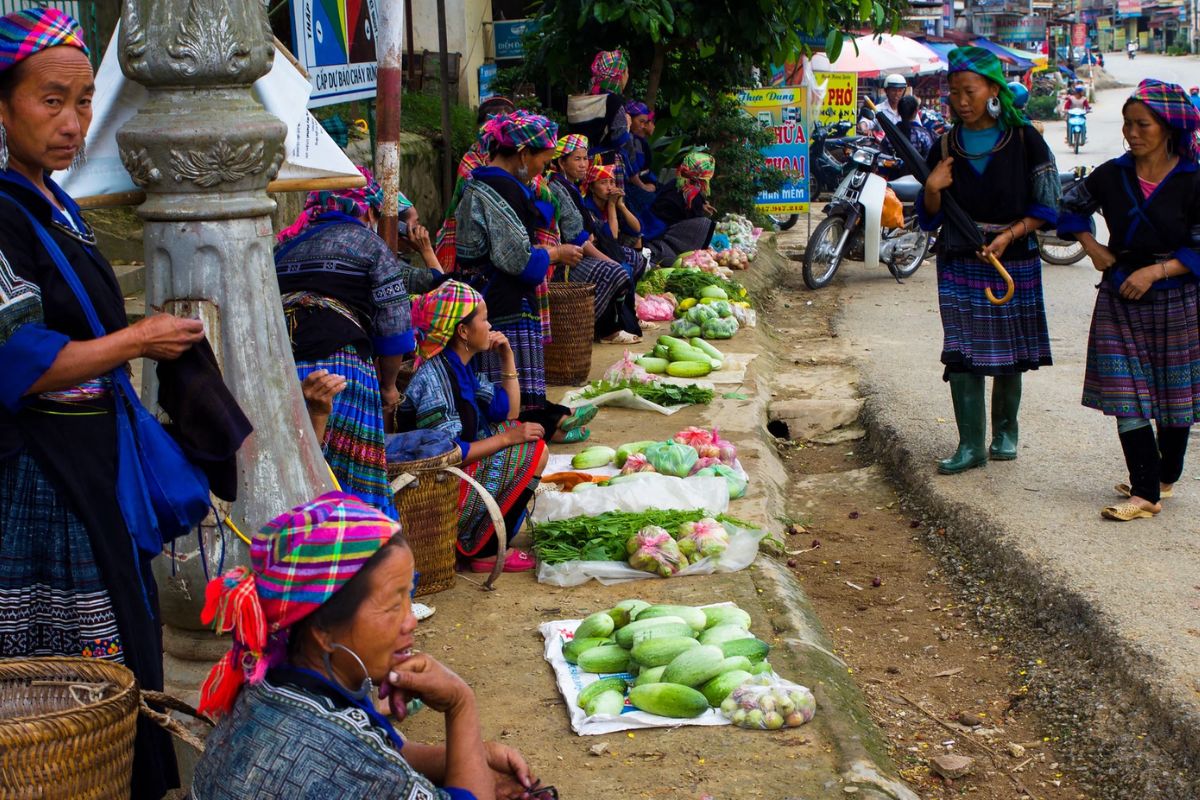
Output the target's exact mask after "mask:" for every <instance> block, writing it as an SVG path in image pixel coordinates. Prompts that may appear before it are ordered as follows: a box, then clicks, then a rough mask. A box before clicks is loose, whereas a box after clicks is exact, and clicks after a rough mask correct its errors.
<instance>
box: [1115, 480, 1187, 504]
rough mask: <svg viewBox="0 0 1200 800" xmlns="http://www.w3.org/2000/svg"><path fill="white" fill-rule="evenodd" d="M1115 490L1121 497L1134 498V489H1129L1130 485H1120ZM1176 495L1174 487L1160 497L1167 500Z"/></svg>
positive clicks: (1160, 493)
mask: <svg viewBox="0 0 1200 800" xmlns="http://www.w3.org/2000/svg"><path fill="white" fill-rule="evenodd" d="M1113 490H1114V491H1116V493H1117V494H1119V495H1121V496H1122V497H1133V489H1131V488H1130V487H1129V484H1128V483H1118V484H1117V485H1116V486H1114V487H1113ZM1174 495H1175V487H1174V486H1172V487H1171V488H1170V489H1162V490H1160V491H1159V493H1158V497H1159V499H1161V500H1166V499H1167V498H1168V497H1173V496H1174Z"/></svg>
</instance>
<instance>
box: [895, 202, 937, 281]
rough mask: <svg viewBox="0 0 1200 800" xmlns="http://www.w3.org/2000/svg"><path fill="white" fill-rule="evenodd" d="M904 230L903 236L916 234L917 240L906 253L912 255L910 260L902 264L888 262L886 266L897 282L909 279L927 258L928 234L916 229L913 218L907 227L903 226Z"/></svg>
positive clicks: (915, 222)
mask: <svg viewBox="0 0 1200 800" xmlns="http://www.w3.org/2000/svg"><path fill="white" fill-rule="evenodd" d="M904 230H905V234H908V233H915V234H917V236H918V237H919V238H918V239H917V241H916V242H915V243H914V246H913V248H912V249H911V250H909V251H908V252H910V253H912V257H911V258H909V259H908V260H907V261H904V262H899V261H889V262H888V265H887V268H888V271H889V272H891V273H892V275H893V276H894V277H895V278H896V279H897V280H903V279H904V278H911V277H912V276H913V275H914V274H915V273H916V271H917V270H919V269H920V268H921V265H922V264H924V263H925V259H926V258H928V257H929V240H930V236H929V232H928V231H923V230H921V229H920V228H918V227H917V221H916V218H915V217H914V218H913V219H912V220H911V221H909V223H908V225H906V226H905V228H904ZM905 234H902V235H905Z"/></svg>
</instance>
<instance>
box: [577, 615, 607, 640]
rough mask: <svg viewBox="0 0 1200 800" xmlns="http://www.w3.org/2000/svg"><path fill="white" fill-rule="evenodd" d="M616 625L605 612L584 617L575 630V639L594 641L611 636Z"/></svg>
mask: <svg viewBox="0 0 1200 800" xmlns="http://www.w3.org/2000/svg"><path fill="white" fill-rule="evenodd" d="M615 628H616V623H615V622H614V621H613V618H612V617H610V616H609V615H608V613H607V612H605V611H599V612H597V613H595V614H591V615H589V616H588V617H586V618H585V619H584V620H583V622H581V623H579V627H577V628H576V629H575V638H576V639H594V638H596V637H600V638H604V637H605V636H612V632H613V630H614V629H615Z"/></svg>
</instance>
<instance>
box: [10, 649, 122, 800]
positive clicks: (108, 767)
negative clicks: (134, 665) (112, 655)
mask: <svg viewBox="0 0 1200 800" xmlns="http://www.w3.org/2000/svg"><path fill="white" fill-rule="evenodd" d="M137 719H138V688H137V683H136V681H135V680H134V677H133V673H132V672H130V671H129V670H128V669H126V668H125V667H123V666H121V665H120V664H113V663H111V662H108V661H99V660H96V659H90V658H32V659H13V660H4V661H0V798H3V799H4V800H26V799H27V798H28V800H33V798H37V799H38V800H128V798H129V786H130V780H131V778H132V775H133V738H134V735H135V733H136V731H137Z"/></svg>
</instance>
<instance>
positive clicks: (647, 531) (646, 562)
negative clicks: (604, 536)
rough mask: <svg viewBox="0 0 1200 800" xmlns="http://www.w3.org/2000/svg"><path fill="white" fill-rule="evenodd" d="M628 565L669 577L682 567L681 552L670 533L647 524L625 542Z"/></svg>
mask: <svg viewBox="0 0 1200 800" xmlns="http://www.w3.org/2000/svg"><path fill="white" fill-rule="evenodd" d="M625 552H626V553H628V554H629V566H631V567H633V568H634V569H640V570H642V571H643V572H653V573H655V574H656V575H661V576H663V577H664V578H669V577H671V576H672V575H674V574H675V573H676V572H679V570H681V569H683V567H684V558H683V553H681V552H679V545H678V544H676V543H675V539H674V538H672V537H671V534H669V533H667V531H666V530H665V529H663V528H660V527H658V526H657V525H647V526H646V527H645V528H642V529H641V530H640V531H638V532H637V533H635V534H634V535H633V536H630V537H629V541H627V542H626V543H625Z"/></svg>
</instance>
